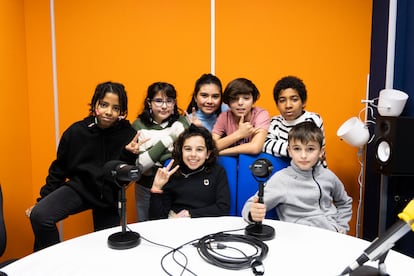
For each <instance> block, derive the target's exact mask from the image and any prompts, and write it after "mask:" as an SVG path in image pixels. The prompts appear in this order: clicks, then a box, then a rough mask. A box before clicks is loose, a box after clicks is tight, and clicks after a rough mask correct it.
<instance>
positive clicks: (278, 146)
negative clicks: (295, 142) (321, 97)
mask: <svg viewBox="0 0 414 276" xmlns="http://www.w3.org/2000/svg"><path fill="white" fill-rule="evenodd" d="M304 121H313V122H314V123H315V124H316V125H317V126H318V127H319V128H320V129H322V132H323V133H324V136H325V132H324V128H323V120H322V118H321V116H320V115H319V114H317V113H313V112H308V111H305V112H304V113H303V114H302V115H301V116H299V117H298V118H297V119H296V120H293V121H286V120H285V118H283V117H282V116H281V115H277V116H274V117H272V119H271V121H270V126H269V130H268V132H267V136H266V140H265V142H264V145H263V152H266V153H269V154H272V155H274V156H279V157H280V156H288V152H287V147H288V133H289V131H290V130H291V129H292V127H294V126H295V125H297V124H298V123H301V122H304ZM323 146H325V139H324V141H323Z"/></svg>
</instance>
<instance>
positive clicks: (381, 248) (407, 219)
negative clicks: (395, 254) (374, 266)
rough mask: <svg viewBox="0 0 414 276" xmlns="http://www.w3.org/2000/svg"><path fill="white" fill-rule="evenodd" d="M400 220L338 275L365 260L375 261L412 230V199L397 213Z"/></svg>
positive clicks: (353, 268) (343, 273)
mask: <svg viewBox="0 0 414 276" xmlns="http://www.w3.org/2000/svg"><path fill="white" fill-rule="evenodd" d="M398 217H399V218H400V220H399V221H398V222H396V223H395V224H394V225H393V226H391V227H390V228H389V229H388V230H387V231H386V232H385V233H384V235H382V236H381V237H378V238H376V239H375V240H374V241H373V242H372V243H371V245H370V246H368V248H367V249H365V250H364V252H363V253H362V254H361V256H359V257H358V258H357V259H356V261H355V262H354V263H352V264H351V265H349V266H348V267H347V268H345V270H344V271H343V272H342V273H341V274H340V275H346V274H349V273H351V272H352V271H354V270H356V269H357V268H359V267H360V266H362V265H363V264H364V263H366V262H367V261H376V260H378V259H379V258H381V257H382V256H383V255H384V254H386V253H387V252H388V250H390V249H391V248H392V247H393V246H394V244H395V243H396V242H397V241H398V240H399V239H400V238H402V237H403V236H404V235H405V234H407V233H408V232H409V231H410V230H412V231H414V199H412V200H411V201H410V202H409V203H408V204H407V206H406V207H405V208H404V210H403V211H402V212H401V213H400V214H398Z"/></svg>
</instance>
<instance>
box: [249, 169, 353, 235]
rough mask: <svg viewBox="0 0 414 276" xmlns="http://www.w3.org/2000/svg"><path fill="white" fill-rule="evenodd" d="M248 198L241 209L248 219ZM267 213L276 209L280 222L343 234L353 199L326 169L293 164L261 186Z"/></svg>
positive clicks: (250, 202) (348, 219) (347, 228)
mask: <svg viewBox="0 0 414 276" xmlns="http://www.w3.org/2000/svg"><path fill="white" fill-rule="evenodd" d="M254 197H257V193H256V195H254V196H252V197H251V198H249V199H248V200H247V201H246V203H245V204H244V207H243V210H242V216H243V218H244V219H245V220H246V221H247V222H249V223H252V221H250V219H249V212H250V206H251V204H252V203H253V199H254ZM263 201H264V203H265V205H266V210H270V209H272V208H276V212H277V215H278V216H279V219H280V220H282V221H286V222H293V223H299V224H304V225H309V226H316V227H320V228H325V229H328V230H331V231H336V232H343V233H346V232H347V231H348V230H349V224H348V223H349V221H350V219H351V217H352V198H351V197H349V196H348V194H347V193H346V191H345V188H344V185H343V184H342V182H341V180H339V178H338V177H337V176H336V175H335V174H334V173H333V172H332V171H331V170H329V169H328V168H324V167H323V166H322V165H316V166H315V167H314V168H313V169H312V170H308V171H304V170H301V169H299V168H298V167H297V166H296V165H295V164H294V163H293V162H292V161H291V164H290V166H289V167H287V168H285V169H282V170H280V171H278V172H276V173H275V174H274V175H273V176H272V177H271V178H270V179H269V180H268V181H267V182H266V183H265V187H264V195H263Z"/></svg>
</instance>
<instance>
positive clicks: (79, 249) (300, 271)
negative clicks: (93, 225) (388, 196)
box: [2, 217, 414, 276]
mask: <svg viewBox="0 0 414 276" xmlns="http://www.w3.org/2000/svg"><path fill="white" fill-rule="evenodd" d="M264 224H266V225H270V226H272V227H274V229H275V231H276V236H275V238H274V239H273V240H270V241H266V244H267V245H268V246H269V252H268V255H267V257H266V258H265V259H264V261H263V264H264V268H265V275H272V276H273V275H289V276H290V275H318V276H321V275H322V276H323V275H327V276H333V275H339V274H340V273H341V272H342V271H343V270H344V268H345V267H346V266H348V265H349V264H351V263H352V262H354V261H355V260H356V258H357V257H359V255H360V254H361V253H362V252H363V250H364V249H365V248H367V247H368V246H369V244H370V243H369V242H367V241H364V240H361V239H357V238H355V237H352V236H347V235H343V234H338V233H334V232H330V231H327V230H323V229H319V228H315V227H308V226H303V225H299V224H291V223H286V222H281V221H274V220H265V221H264ZM246 225H247V224H246V222H244V221H243V219H242V218H240V217H217V218H198V219H188V218H184V219H166V220H156V221H148V222H140V223H135V224H130V225H128V227H129V228H130V229H131V230H133V231H135V232H138V233H139V234H140V235H141V237H143V238H145V239H147V240H151V241H153V242H156V243H158V244H164V245H167V246H170V247H178V246H180V245H182V244H184V243H187V242H189V241H191V240H194V239H199V238H201V237H203V236H205V235H207V234H212V233H216V232H220V231H226V230H233V229H244V227H246ZM120 231H121V227H115V228H111V229H106V230H103V231H99V232H94V233H90V234H87V235H84V236H80V237H77V238H74V239H71V240H67V241H65V242H62V243H59V244H57V245H54V246H51V247H48V248H46V249H44V250H41V251H39V252H36V253H33V254H30V255H28V256H26V257H24V258H21V259H20V260H18V261H16V262H14V263H12V264H10V265H8V266H6V267H5V268H3V269H2V271H4V272H6V273H7V274H8V275H9V276H18V275H30V276H35V275H39V276H49V275H50V276H52V275H53V276H64V275H68V276H76V275H166V273H165V272H164V270H163V269H162V267H161V258H162V257H163V256H164V255H165V254H166V253H167V252H168V251H169V250H170V249H168V248H164V247H161V246H158V245H154V244H152V243H149V242H147V241H146V240H144V239H142V240H141V243H140V244H139V245H138V246H137V247H134V248H130V249H125V250H116V249H111V248H109V247H108V245H107V240H108V237H109V236H110V235H111V234H113V233H116V232H120ZM233 233H234V234H237V233H238V234H243V233H244V231H243V230H241V231H238V232H233ZM181 252H182V253H184V254H185V255H186V257H187V261H188V265H187V267H188V268H189V269H190V270H191V271H192V272H193V273H194V274H195V275H253V273H252V271H251V269H243V270H227V269H223V268H219V267H217V266H214V265H211V264H209V263H207V262H206V261H204V260H203V259H202V258H201V257H200V256H199V255H198V252H197V249H196V247H194V246H192V245H187V246H184V247H183V248H182V249H181ZM179 259H183V258H181V257H179ZM385 264H386V266H387V271H388V273H389V274H390V275H391V276H399V275H404V276H405V275H410V274H412V272H413V271H414V259H413V258H410V257H408V256H405V255H403V254H400V253H398V252H395V251H390V253H389V254H388V256H387V259H386V261H385ZM367 265H370V266H374V267H376V266H377V263H376V262H375V263H371V262H368V263H367ZM164 266H165V267H166V269H167V270H168V272H169V273H170V274H171V275H180V274H181V272H182V268H181V267H180V266H178V265H177V264H176V263H174V261H173V260H172V258H171V257H168V258H166V259H165V261H164ZM182 275H193V274H191V273H189V272H184V273H183V274H182Z"/></svg>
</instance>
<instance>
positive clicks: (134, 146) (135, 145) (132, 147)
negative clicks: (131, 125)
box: [125, 131, 150, 154]
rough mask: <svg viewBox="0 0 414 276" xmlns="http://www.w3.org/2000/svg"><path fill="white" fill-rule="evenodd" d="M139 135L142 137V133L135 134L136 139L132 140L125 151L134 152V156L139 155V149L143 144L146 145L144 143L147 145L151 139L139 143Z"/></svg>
mask: <svg viewBox="0 0 414 276" xmlns="http://www.w3.org/2000/svg"><path fill="white" fill-rule="evenodd" d="M139 135H140V131H137V134H135V136H134V138H132V140H131V142H129V144H128V145H126V146H125V149H126V150H127V151H130V152H132V153H133V154H138V152H139V147H140V146H141V145H142V144H144V143H146V142H148V141H149V140H150V138H145V139H143V140H141V141H139V140H138V138H139Z"/></svg>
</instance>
